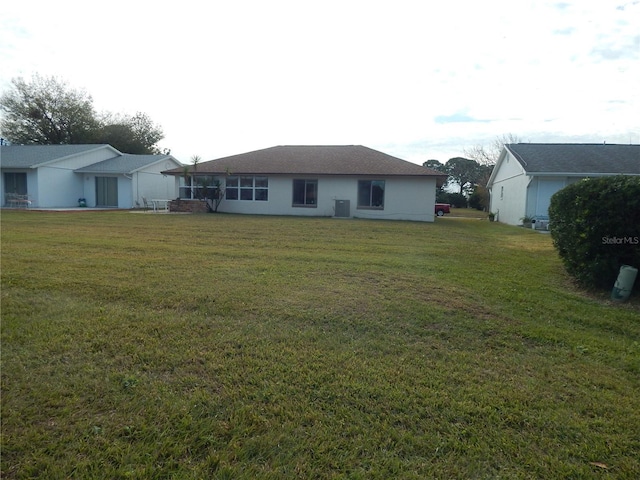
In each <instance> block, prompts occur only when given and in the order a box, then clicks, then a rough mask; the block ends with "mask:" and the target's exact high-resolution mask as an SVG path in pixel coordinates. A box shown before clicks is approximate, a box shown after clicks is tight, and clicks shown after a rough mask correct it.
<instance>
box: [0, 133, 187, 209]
mask: <svg viewBox="0 0 640 480" xmlns="http://www.w3.org/2000/svg"><path fill="white" fill-rule="evenodd" d="M181 165H182V164H181V163H180V162H179V161H178V160H176V159H175V158H174V157H172V156H171V155H132V154H126V153H121V152H119V151H118V150H116V149H115V148H113V147H112V146H110V145H2V146H0V170H1V172H2V181H1V182H0V183H1V185H0V198H2V201H3V202H4V203H3V206H15V198H16V197H19V198H22V199H28V200H26V201H24V202H23V206H30V207H36V208H70V207H77V206H78V205H79V200H80V199H84V200H85V203H86V206H88V207H114V208H132V207H135V206H136V205H142V203H143V202H142V198H143V197H145V198H149V199H169V198H173V195H174V189H175V181H174V178H173V177H168V176H166V175H163V174H162V173H161V172H162V171H163V170H168V169H171V168H177V167H180V166H181Z"/></svg>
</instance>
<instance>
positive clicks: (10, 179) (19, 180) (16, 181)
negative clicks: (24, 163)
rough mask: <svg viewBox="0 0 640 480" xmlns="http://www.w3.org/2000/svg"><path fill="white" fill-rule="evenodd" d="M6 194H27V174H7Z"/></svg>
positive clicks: (5, 182) (5, 181)
mask: <svg viewBox="0 0 640 480" xmlns="http://www.w3.org/2000/svg"><path fill="white" fill-rule="evenodd" d="M4 191H5V193H15V194H17V195H26V194H27V174H26V173H13V172H6V173H5V174H4Z"/></svg>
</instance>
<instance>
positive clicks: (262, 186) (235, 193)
mask: <svg viewBox="0 0 640 480" xmlns="http://www.w3.org/2000/svg"><path fill="white" fill-rule="evenodd" d="M225 192H226V193H225V198H226V199H227V200H256V201H263V202H266V201H267V200H269V179H268V178H267V177H237V176H230V177H227V181H226V190H225Z"/></svg>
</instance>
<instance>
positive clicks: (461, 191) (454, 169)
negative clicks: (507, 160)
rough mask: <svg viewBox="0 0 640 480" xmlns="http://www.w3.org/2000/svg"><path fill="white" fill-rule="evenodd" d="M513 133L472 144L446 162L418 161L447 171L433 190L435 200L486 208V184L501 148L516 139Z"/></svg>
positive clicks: (487, 193) (517, 139) (518, 140)
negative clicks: (488, 142)
mask: <svg viewBox="0 0 640 480" xmlns="http://www.w3.org/2000/svg"><path fill="white" fill-rule="evenodd" d="M518 142H520V139H519V138H518V137H517V136H516V135H513V134H505V135H501V136H499V137H496V138H495V139H494V141H493V142H492V143H491V144H490V145H488V146H484V145H475V146H473V147H471V148H468V149H465V150H464V155H465V157H469V158H465V157H454V158H451V159H449V160H448V161H447V162H446V163H442V162H440V161H439V160H427V161H426V162H424V163H423V164H422V165H423V166H425V167H429V168H431V169H433V170H436V171H438V172H442V173H444V174H446V175H447V181H446V182H445V183H444V185H442V187H441V188H440V189H439V190H438V192H437V194H436V202H439V203H450V204H451V205H453V206H455V207H459V208H460V207H471V208H476V209H478V210H488V208H489V192H488V191H487V188H486V185H487V182H488V181H489V177H490V176H491V172H492V171H493V167H494V166H495V164H496V162H497V161H498V158H499V157H500V152H501V151H502V148H503V147H504V145H505V144H507V143H518Z"/></svg>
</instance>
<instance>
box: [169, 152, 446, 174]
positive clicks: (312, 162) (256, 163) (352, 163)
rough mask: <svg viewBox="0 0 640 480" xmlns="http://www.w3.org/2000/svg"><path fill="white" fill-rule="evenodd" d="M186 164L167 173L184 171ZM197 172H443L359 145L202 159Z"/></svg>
mask: <svg viewBox="0 0 640 480" xmlns="http://www.w3.org/2000/svg"><path fill="white" fill-rule="evenodd" d="M183 172H184V169H183V168H179V169H173V170H169V171H168V172H167V173H171V174H174V175H182V174H183ZM197 173H198V174H229V173H230V174H233V175H243V174H247V175H278V174H281V175H373V176H434V177H443V174H442V173H440V172H436V171H435V170H431V169H429V168H426V167H423V166H421V165H416V164H415V163H411V162H408V161H406V160H402V159H400V158H396V157H392V156H391V155H387V154H386V153H382V152H379V151H377V150H373V149H371V148H367V147H363V146H360V145H323V146H311V145H303V146H278V147H271V148H265V149H263V150H256V151H253V152H248V153H241V154H239V155H232V156H230V157H224V158H219V159H216V160H211V161H208V162H203V163H199V164H198V166H197Z"/></svg>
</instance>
